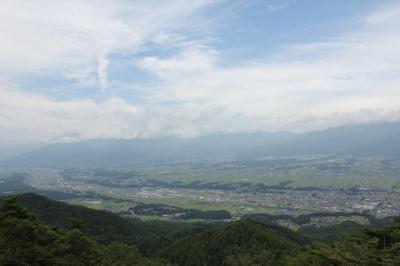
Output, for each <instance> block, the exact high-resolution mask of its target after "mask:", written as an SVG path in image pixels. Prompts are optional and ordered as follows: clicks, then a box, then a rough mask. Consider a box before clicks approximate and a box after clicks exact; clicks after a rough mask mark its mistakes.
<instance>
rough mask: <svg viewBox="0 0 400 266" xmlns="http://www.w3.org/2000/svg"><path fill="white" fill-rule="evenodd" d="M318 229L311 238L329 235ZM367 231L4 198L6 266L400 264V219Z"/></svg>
mask: <svg viewBox="0 0 400 266" xmlns="http://www.w3.org/2000/svg"><path fill="white" fill-rule="evenodd" d="M22 205H24V206H26V207H27V208H24V207H22ZM27 209H28V210H27ZM118 227H120V228H118ZM331 229H332V228H326V229H324V230H325V231H326V230H331ZM318 230H319V231H318ZM318 230H317V231H316V232H313V231H312V229H310V230H307V233H306V234H305V235H308V236H311V237H313V235H314V236H315V234H325V233H327V232H324V230H320V229H318ZM332 230H334V231H335V232H336V233H337V234H342V232H341V231H342V230H346V228H345V227H344V226H336V227H335V228H334V229H332ZM360 230H361V231H359V232H358V233H355V234H350V235H347V236H346V233H343V234H342V235H343V236H344V237H343V238H340V239H338V240H334V241H330V240H329V238H324V239H323V241H324V242H325V243H318V242H314V243H313V244H310V242H309V239H308V240H307V239H306V238H305V237H304V236H303V235H304V234H299V233H297V232H293V231H290V230H288V229H286V228H282V227H280V226H278V225H275V224H270V223H262V222H256V221H253V220H249V219H243V220H239V221H235V222H230V223H225V224H216V225H213V226H200V225H197V226H196V225H188V224H167V223H153V224H152V223H144V222H141V221H139V220H128V219H125V218H121V217H118V216H116V215H113V214H111V213H108V212H105V211H95V210H90V209H87V208H84V207H78V206H70V205H68V204H65V203H60V202H55V201H51V200H48V199H46V198H43V197H41V196H38V195H34V194H25V195H19V196H17V197H15V196H12V197H11V196H10V197H0V265H6V266H8V265H10V266H11V265H13V266H14V265H16V266H18V265H82V266H83V265H121V266H123V265H178V266H179V265H182V266H188V265H194V266H195V265H202V266H203V265H210V266H214V265H227V266H233V265H246V266H247V265H250V266H251V265H278V266H279V265H296V266H297V265H300V266H301V265H304V266H306V265H400V221H396V222H394V223H393V224H391V225H389V226H386V227H384V228H380V229H371V228H369V229H368V228H364V229H362V228H360ZM328 233H329V232H328ZM123 234H125V236H124V235H123ZM110 236H113V237H111V238H110ZM126 236H129V238H126ZM105 239H107V241H105ZM128 239H130V240H134V241H132V243H129V241H128V242H127V240H128ZM314 239H316V240H318V237H316V238H314ZM335 239H336V238H335Z"/></svg>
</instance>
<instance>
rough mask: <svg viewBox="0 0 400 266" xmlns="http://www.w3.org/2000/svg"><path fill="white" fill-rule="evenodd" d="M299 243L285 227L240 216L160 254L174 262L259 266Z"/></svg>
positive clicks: (277, 259) (186, 239) (298, 237)
mask: <svg viewBox="0 0 400 266" xmlns="http://www.w3.org/2000/svg"><path fill="white" fill-rule="evenodd" d="M302 242H304V239H302V238H301V237H300V236H299V235H297V234H295V233H293V232H291V231H290V230H288V229H286V228H282V227H280V226H277V225H273V224H263V223H259V222H255V221H252V220H247V219H244V220H239V221H236V222H231V223H228V224H225V225H223V226H221V227H219V228H216V229H212V230H209V231H206V232H202V233H198V234H196V235H193V236H188V237H185V238H183V239H181V240H179V241H177V242H176V243H174V244H173V245H171V246H169V247H167V248H166V249H164V250H162V251H161V253H160V256H161V257H165V258H168V259H170V260H171V261H172V262H174V263H177V264H178V265H224V264H229V265H231V264H232V263H234V262H238V261H240V262H241V265H253V264H254V265H262V264H263V263H267V261H268V263H275V262H277V261H279V259H280V258H281V256H282V255H283V254H286V253H288V252H290V251H292V250H293V249H294V248H296V247H298V246H299V244H300V243H302Z"/></svg>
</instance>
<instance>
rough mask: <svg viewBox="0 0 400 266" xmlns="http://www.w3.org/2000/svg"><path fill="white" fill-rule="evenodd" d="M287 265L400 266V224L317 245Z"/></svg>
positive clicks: (308, 248)
mask: <svg viewBox="0 0 400 266" xmlns="http://www.w3.org/2000/svg"><path fill="white" fill-rule="evenodd" d="M285 263H286V264H287V265H296V266H302V265H304V266H306V265H371V266H372V265H400V222H399V221H398V222H397V223H395V224H393V225H391V226H388V227H385V228H382V229H368V230H366V231H364V232H363V233H360V234H357V235H352V236H350V237H347V238H344V239H341V240H338V241H335V242H334V243H332V244H330V245H328V244H313V245H311V246H309V247H306V248H304V249H303V250H301V251H300V252H298V253H297V254H296V255H295V256H288V257H287V258H286V259H285Z"/></svg>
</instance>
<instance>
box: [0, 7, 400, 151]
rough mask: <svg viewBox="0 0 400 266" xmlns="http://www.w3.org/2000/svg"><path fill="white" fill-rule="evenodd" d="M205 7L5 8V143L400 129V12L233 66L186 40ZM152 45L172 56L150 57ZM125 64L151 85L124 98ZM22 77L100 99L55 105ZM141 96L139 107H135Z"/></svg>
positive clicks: (1, 29) (0, 30) (1, 108)
mask: <svg viewBox="0 0 400 266" xmlns="http://www.w3.org/2000/svg"><path fill="white" fill-rule="evenodd" d="M209 5H210V2H208V1H190V2H186V1H167V2H165V1H149V2H147V1H146V3H143V1H140V2H132V1H77V0H76V1H74V0H72V1H67V2H66V1H44V0H39V1H38V2H35V3H33V2H30V1H18V0H17V1H8V0H5V1H2V3H1V8H0V17H2V18H4V19H3V22H4V23H0V37H1V43H0V73H2V76H3V79H1V80H0V130H1V134H0V143H1V142H10V141H16V142H18V141H25V142H27V141H29V142H36V141H40V142H48V141H54V140H57V141H71V140H78V139H93V138H136V137H152V136H172V135H174V136H185V137H189V136H195V135H200V134H207V133H212V132H218V131H226V132H237V131H255V130H266V131H277V130H291V131H308V130H314V129H320V128H325V127H329V126H336V125H342V124H348V123H359V122H365V123H368V122H373V121H396V120H399V119H400V106H399V104H398V103H399V102H400V90H399V89H398V87H399V84H400V75H399V74H400V54H399V53H398V51H397V50H398V47H400V37H399V36H400V21H399V17H400V5H390V6H384V7H383V8H382V9H381V10H377V11H376V12H374V13H373V14H370V15H369V16H367V17H365V18H364V20H363V21H362V25H361V28H360V29H358V30H357V31H348V32H346V33H343V34H342V35H341V36H339V37H336V38H331V39H327V40H325V41H319V42H308V43H292V44H286V45H284V46H283V45H282V47H281V49H280V51H279V52H278V53H277V54H275V55H274V56H273V57H271V56H269V57H268V56H267V54H260V56H259V57H257V58H252V59H247V60H242V61H239V60H234V62H233V63H229V64H228V63H225V58H224V51H223V50H222V48H218V47H217V46H213V45H212V42H209V40H208V39H207V38H208V36H206V37H205V38H206V39H207V40H204V39H202V37H199V38H197V37H196V38H194V37H191V35H190V34H187V32H186V31H182V28H186V29H189V32H190V33H193V32H195V31H196V29H197V27H200V28H201V31H204V30H205V29H204V25H203V24H202V25H201V26H198V25H196V23H198V21H197V20H198V19H199V18H202V19H207V18H205V17H204V16H205V14H204V9H205V8H206V7H209ZM235 10H236V9H235ZM195 21H197V22H195ZM211 21H213V20H211ZM205 24H206V23H205ZM208 26H210V27H211V26H212V25H208ZM210 31H212V29H211V30H210ZM185 33H186V35H185ZM212 36H215V32H213V33H212ZM217 37H220V38H221V36H217ZM154 45H156V46H161V47H163V48H165V50H167V52H165V53H161V54H160V53H159V54H157V53H155V54H152V53H151V52H149V50H150V51H151V49H152V48H151V47H152V46H154ZM121 57H123V58H128V59H126V60H128V61H129V62H130V64H129V67H130V69H128V70H126V69H125V70H126V71H127V74H126V75H128V76H129V75H131V74H132V75H133V74H135V75H141V74H143V73H146V74H147V75H150V78H149V79H148V81H149V82H147V83H140V84H132V83H135V82H136V80H135V79H133V80H134V81H133V82H132V81H131V80H130V81H129V82H128V83H127V82H125V81H124V80H119V81H118V82H119V84H122V85H123V86H124V88H126V89H125V91H124V93H125V94H126V95H127V97H123V96H118V94H116V93H115V91H117V90H118V87H117V86H116V85H115V84H116V82H115V81H114V80H112V78H111V76H110V69H111V67H112V64H113V60H115V58H121ZM132 58H133V59H132ZM135 67H136V68H139V69H140V70H141V71H143V73H142V72H139V74H138V73H137V72H135ZM130 71H131V72H130ZM136 71H137V69H136ZM18 75H40V76H43V77H54V76H57V77H60V76H61V77H62V78H64V79H68V80H74V81H75V82H77V83H79V84H84V85H85V86H94V87H99V88H100V90H101V91H102V92H101V93H100V92H99V93H100V94H101V95H102V97H93V98H91V97H87V98H85V97H76V99H74V100H65V99H64V100H62V99H57V100H56V99H53V98H51V97H50V96H46V95H44V94H43V93H42V94H39V93H35V92H34V91H32V90H30V91H29V90H27V88H24V87H23V86H21V84H19V83H18V81H15V80H16V79H15V78H14V77H15V76H18ZM11 81H14V82H11ZM131 87H134V90H130V89H129V88H131ZM137 93H140V99H141V100H140V101H136V102H135V101H129V99H130V98H132V96H136V94H137ZM95 96H98V95H95ZM99 98H100V99H101V100H99Z"/></svg>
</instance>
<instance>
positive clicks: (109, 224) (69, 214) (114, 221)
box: [17, 193, 198, 244]
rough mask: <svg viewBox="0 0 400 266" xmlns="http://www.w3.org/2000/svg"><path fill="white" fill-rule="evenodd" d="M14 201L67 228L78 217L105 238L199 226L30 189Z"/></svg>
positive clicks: (134, 238) (129, 238)
mask: <svg viewBox="0 0 400 266" xmlns="http://www.w3.org/2000/svg"><path fill="white" fill-rule="evenodd" d="M17 202H18V203H19V204H21V205H22V206H24V207H25V208H27V209H28V210H29V211H30V212H32V213H34V214H36V215H37V216H38V218H39V219H40V220H42V221H43V222H45V223H46V224H50V225H53V226H58V227H63V228H68V227H70V226H71V223H72V222H73V220H79V221H80V222H82V223H83V224H84V225H85V227H86V228H87V231H88V233H90V234H91V235H93V236H96V237H98V238H99V239H100V240H102V241H105V242H110V241H113V240H118V241H122V242H126V243H136V244H137V243H139V242H140V241H142V239H144V238H148V239H149V238H157V237H160V236H166V235H168V234H170V233H174V232H181V231H186V230H191V229H194V228H197V227H198V226H197V225H196V224H184V223H179V224H178V223H167V222H158V221H154V222H143V221H141V220H138V219H128V218H123V217H120V216H118V215H116V214H113V213H111V212H107V211H101V210H94V209H89V208H86V207H82V206H76V205H69V204H67V203H64V202H59V201H54V200H50V199H48V198H45V197H43V196H40V195H37V194H33V193H26V194H20V195H17Z"/></svg>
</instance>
